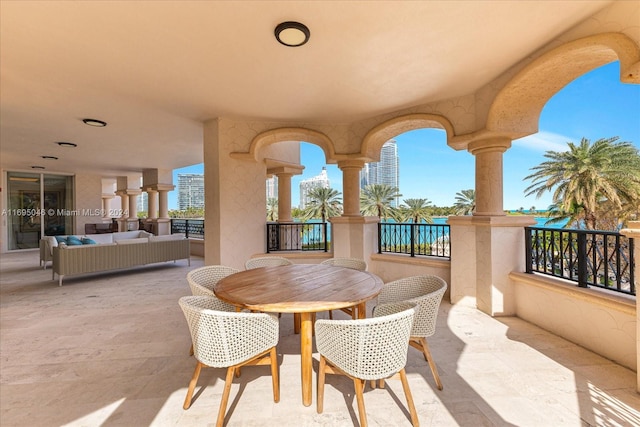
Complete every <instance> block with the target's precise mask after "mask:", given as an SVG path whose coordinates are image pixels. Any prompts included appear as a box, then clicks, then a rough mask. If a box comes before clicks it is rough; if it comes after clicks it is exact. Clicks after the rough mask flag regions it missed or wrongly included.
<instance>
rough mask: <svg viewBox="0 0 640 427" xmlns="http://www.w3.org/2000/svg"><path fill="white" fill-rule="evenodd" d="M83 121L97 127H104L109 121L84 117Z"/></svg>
mask: <svg viewBox="0 0 640 427" xmlns="http://www.w3.org/2000/svg"><path fill="white" fill-rule="evenodd" d="M82 123H84V124H85V125H89V126H93V127H97V128H103V127H105V126H106V125H107V122H103V121H102V120H97V119H82Z"/></svg>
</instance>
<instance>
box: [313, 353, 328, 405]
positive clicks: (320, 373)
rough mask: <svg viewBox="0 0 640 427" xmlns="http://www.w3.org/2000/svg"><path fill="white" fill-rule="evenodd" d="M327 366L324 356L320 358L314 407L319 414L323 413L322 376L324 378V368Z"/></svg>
mask: <svg viewBox="0 0 640 427" xmlns="http://www.w3.org/2000/svg"><path fill="white" fill-rule="evenodd" d="M326 366H327V361H326V360H325V358H324V356H322V355H321V356H320V366H319V367H318V397H317V399H318V401H317V406H316V412H318V413H319V414H321V413H322V411H323V404H324V376H325V368H326Z"/></svg>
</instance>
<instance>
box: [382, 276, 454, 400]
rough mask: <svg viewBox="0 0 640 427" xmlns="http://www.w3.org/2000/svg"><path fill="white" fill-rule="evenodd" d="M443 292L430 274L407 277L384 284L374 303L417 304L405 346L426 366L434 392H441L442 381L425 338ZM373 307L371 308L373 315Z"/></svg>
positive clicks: (432, 327) (431, 330)
mask: <svg viewBox="0 0 640 427" xmlns="http://www.w3.org/2000/svg"><path fill="white" fill-rule="evenodd" d="M446 290H447V282H445V281H444V279H442V278H440V277H438V276H433V275H422V276H411V277H405V278H403V279H399V280H394V281H393V282H389V283H386V284H385V285H384V287H383V288H382V291H381V292H380V294H379V295H378V304H388V303H394V302H398V301H409V302H413V303H415V304H417V306H418V307H417V311H416V317H415V319H414V322H413V328H412V330H411V340H410V342H409V344H410V345H411V346H412V347H415V348H417V349H418V350H420V351H421V352H422V354H423V355H424V358H425V360H426V361H427V362H428V363H429V368H430V369H431V373H432V374H433V378H434V380H435V381H436V385H437V386H438V390H442V382H441V381H440V375H438V368H437V367H436V362H435V361H434V360H433V357H432V356H431V351H429V345H428V344H427V338H428V337H430V336H432V335H433V334H435V332H436V321H437V319H438V308H439V307H440V303H441V302H442V297H443V296H444V293H445V291H446ZM376 309H377V307H375V308H374V315H375V313H376Z"/></svg>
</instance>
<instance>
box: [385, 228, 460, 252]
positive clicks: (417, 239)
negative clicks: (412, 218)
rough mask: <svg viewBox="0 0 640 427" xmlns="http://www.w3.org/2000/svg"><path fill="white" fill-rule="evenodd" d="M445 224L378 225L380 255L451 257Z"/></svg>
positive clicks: (447, 230) (448, 230) (447, 229)
mask: <svg viewBox="0 0 640 427" xmlns="http://www.w3.org/2000/svg"><path fill="white" fill-rule="evenodd" d="M449 233H450V228H449V226H448V225H445V224H414V223H388V222H384V223H383V222H381V223H378V253H379V254H381V253H395V254H408V255H411V256H436V257H442V258H450V257H451V243H450V241H449Z"/></svg>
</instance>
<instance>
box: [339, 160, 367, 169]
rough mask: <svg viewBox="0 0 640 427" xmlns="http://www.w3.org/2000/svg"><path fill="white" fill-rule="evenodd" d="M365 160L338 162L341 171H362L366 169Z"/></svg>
mask: <svg viewBox="0 0 640 427" xmlns="http://www.w3.org/2000/svg"><path fill="white" fill-rule="evenodd" d="M364 163H365V162H364V160H361V159H347V160H339V161H338V168H339V169H340V170H341V171H344V170H345V169H358V170H360V169H362V168H363V167H364Z"/></svg>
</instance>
